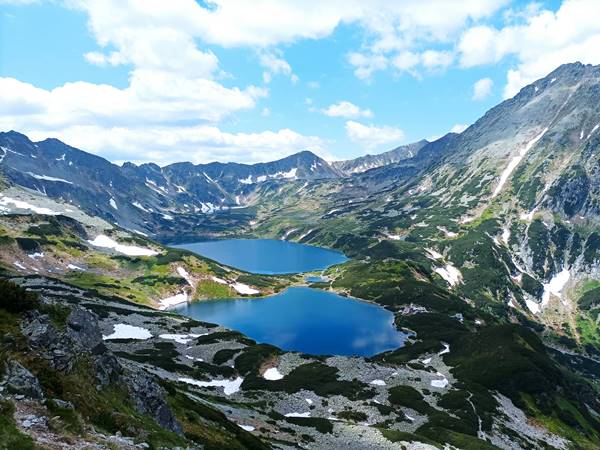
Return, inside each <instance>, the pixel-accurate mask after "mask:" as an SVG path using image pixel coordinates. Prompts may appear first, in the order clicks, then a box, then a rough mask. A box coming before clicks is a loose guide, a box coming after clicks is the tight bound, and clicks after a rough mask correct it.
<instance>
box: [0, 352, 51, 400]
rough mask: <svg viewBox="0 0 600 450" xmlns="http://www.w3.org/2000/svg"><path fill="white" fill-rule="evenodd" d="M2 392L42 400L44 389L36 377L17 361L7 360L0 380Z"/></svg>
mask: <svg viewBox="0 0 600 450" xmlns="http://www.w3.org/2000/svg"><path fill="white" fill-rule="evenodd" d="M1 384H2V386H3V387H4V392H6V393H9V394H14V395H23V396H25V397H28V398H32V399H36V400H42V399H43V398H44V391H43V390H42V386H40V382H39V381H38V379H37V378H36V377H35V376H34V375H33V374H32V373H31V372H30V371H29V370H27V369H26V368H25V367H23V366H22V365H21V363H19V362H18V361H15V360H12V359H11V360H9V361H8V362H7V364H6V374H5V376H4V379H3V380H2V383H1Z"/></svg>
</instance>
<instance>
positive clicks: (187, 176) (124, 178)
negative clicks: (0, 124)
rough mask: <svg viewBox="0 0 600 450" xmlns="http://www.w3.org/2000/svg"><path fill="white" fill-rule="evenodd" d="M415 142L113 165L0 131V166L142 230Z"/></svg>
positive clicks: (320, 176) (372, 162) (364, 162)
mask: <svg viewBox="0 0 600 450" xmlns="http://www.w3.org/2000/svg"><path fill="white" fill-rule="evenodd" d="M421 142H423V141H421ZM421 147H422V144H421V143H417V144H411V145H408V146H403V147H399V148H397V149H394V150H392V151H391V152H387V153H384V154H382V155H380V157H379V156H378V155H375V156H371V155H368V156H366V157H364V158H359V159H357V160H350V161H344V164H340V163H335V164H330V163H328V162H327V161H325V160H324V159H322V158H320V157H319V156H317V155H315V154H314V153H312V152H310V151H302V152H299V153H296V154H293V155H290V156H287V157H285V158H282V159H279V160H276V161H271V162H266V163H257V164H240V163H220V162H212V163H208V164H192V163H189V162H180V163H174V164H170V165H168V166H165V167H160V166H158V165H157V164H153V163H146V164H141V165H136V164H133V163H129V162H127V163H125V164H123V165H122V166H118V165H116V164H113V163H111V162H109V161H107V160H106V159H104V158H102V157H99V156H96V155H93V154H90V153H86V152H84V151H82V150H79V149H77V148H75V147H71V146H69V145H67V144H65V143H63V142H61V141H59V140H58V139H45V140H43V141H40V142H33V141H31V140H30V139H29V138H28V137H27V136H25V135H23V134H21V133H18V132H15V131H10V132H3V133H0V152H1V154H0V170H2V171H3V173H4V175H5V177H6V178H7V179H8V180H9V181H10V182H13V183H15V184H17V185H20V186H23V187H25V188H28V189H32V190H35V191H39V192H41V193H43V194H45V195H47V196H48V197H50V198H53V199H59V200H63V201H65V202H68V203H72V204H74V205H76V206H78V207H80V208H82V209H84V210H86V211H87V212H89V213H90V214H93V215H97V216H100V217H102V218H104V219H106V220H109V221H111V222H114V223H118V224H120V225H121V226H124V227H126V228H131V229H135V230H143V231H148V230H156V229H160V228H161V227H167V228H169V227H170V224H169V222H170V221H172V220H173V218H174V217H175V216H180V215H184V216H189V217H191V216H194V215H196V216H197V215H199V214H208V213H213V212H215V211H220V210H228V209H231V208H237V207H240V206H243V205H247V204H248V202H249V201H251V200H252V199H254V198H255V196H256V192H257V191H259V190H263V186H262V185H263V184H266V185H267V186H271V185H277V184H281V183H289V182H296V181H302V182H314V181H318V180H328V179H340V178H343V177H346V176H350V175H352V174H353V173H358V172H361V171H362V169H361V168H365V170H366V168H369V167H378V166H381V165H383V164H391V163H393V162H395V161H396V160H400V159H402V158H406V157H407V155H410V154H412V152H417V151H418V149H419V148H421ZM408 157H409V156H408Z"/></svg>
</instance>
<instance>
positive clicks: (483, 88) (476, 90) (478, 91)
mask: <svg viewBox="0 0 600 450" xmlns="http://www.w3.org/2000/svg"><path fill="white" fill-rule="evenodd" d="M493 86H494V82H493V81H492V79H491V78H482V79H481V80H478V81H476V82H475V83H474V84H473V96H472V98H473V100H483V99H485V98H487V97H488V96H489V95H490V94H491V93H492V87H493Z"/></svg>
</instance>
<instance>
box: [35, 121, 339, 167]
mask: <svg viewBox="0 0 600 450" xmlns="http://www.w3.org/2000/svg"><path fill="white" fill-rule="evenodd" d="M28 135H29V136H30V137H31V138H32V139H34V140H39V139H45V138H46V137H56V138H58V139H61V140H63V141H65V142H67V143H68V144H70V145H73V146H75V147H77V148H81V149H83V150H85V151H90V152H92V153H95V154H99V155H102V156H104V157H107V158H109V159H110V160H112V161H118V162H123V161H133V162H136V163H143V162H155V163H157V164H160V165H164V164H168V163H172V162H177V161H191V162H194V163H206V162H211V161H215V160H218V161H224V162H228V161H235V162H247V163H255V162H265V161H272V160H275V159H279V158H282V157H284V156H287V155H290V154H292V153H296V152H298V151H301V150H306V149H308V150H311V151H313V152H314V153H317V154H319V155H321V156H323V157H330V155H329V154H328V153H327V151H326V149H325V143H324V142H323V141H322V139H321V138H319V137H317V136H305V135H302V134H299V133H297V132H295V131H293V130H290V129H287V128H285V129H281V130H278V131H262V132H258V133H228V132H224V131H222V130H220V129H219V128H218V127H216V126H211V125H198V126H191V127H178V126H173V127H161V126H157V127H150V128H146V127H140V128H137V127H127V128H125V127H106V128H103V127H99V126H95V125H91V126H72V127H67V128H64V129H60V130H57V131H54V132H42V133H40V132H36V131H33V130H32V131H28Z"/></svg>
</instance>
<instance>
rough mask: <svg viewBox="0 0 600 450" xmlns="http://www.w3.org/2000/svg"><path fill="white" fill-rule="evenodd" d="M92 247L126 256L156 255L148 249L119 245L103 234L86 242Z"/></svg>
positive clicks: (156, 253)
mask: <svg viewBox="0 0 600 450" xmlns="http://www.w3.org/2000/svg"><path fill="white" fill-rule="evenodd" d="M87 242H88V243H89V244H90V245H93V246H94V247H102V248H110V249H112V250H115V251H116V252H119V253H123V254H124V255H127V256H154V255H158V252H156V251H154V250H151V249H149V248H144V247H137V246H135V245H125V244H119V243H118V242H117V241H115V240H113V239H111V238H109V237H108V236H106V235H104V234H100V235H98V236H96V237H95V238H94V239H93V240H88V241H87Z"/></svg>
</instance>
